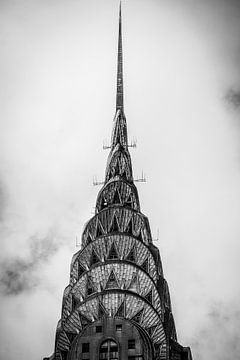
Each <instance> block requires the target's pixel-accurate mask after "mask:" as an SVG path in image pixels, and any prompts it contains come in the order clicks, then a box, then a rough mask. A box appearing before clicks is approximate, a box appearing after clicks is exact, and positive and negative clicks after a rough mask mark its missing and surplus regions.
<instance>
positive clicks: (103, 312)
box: [98, 302, 106, 319]
mask: <svg viewBox="0 0 240 360" xmlns="http://www.w3.org/2000/svg"><path fill="white" fill-rule="evenodd" d="M104 316H106V310H105V308H104V306H103V304H102V303H101V302H99V306H98V318H99V319H101V318H102V317H104Z"/></svg>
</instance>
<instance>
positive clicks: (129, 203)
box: [126, 195, 132, 206]
mask: <svg viewBox="0 0 240 360" xmlns="http://www.w3.org/2000/svg"><path fill="white" fill-rule="evenodd" d="M126 205H127V206H132V198H131V195H129V197H128V199H127V201H126Z"/></svg>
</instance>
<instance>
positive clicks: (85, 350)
mask: <svg viewBox="0 0 240 360" xmlns="http://www.w3.org/2000/svg"><path fill="white" fill-rule="evenodd" d="M88 352H89V343H82V353H88Z"/></svg>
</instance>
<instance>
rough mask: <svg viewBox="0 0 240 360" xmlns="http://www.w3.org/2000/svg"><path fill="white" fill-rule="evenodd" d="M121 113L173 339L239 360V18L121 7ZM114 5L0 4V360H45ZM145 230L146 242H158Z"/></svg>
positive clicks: (104, 135)
mask: <svg viewBox="0 0 240 360" xmlns="http://www.w3.org/2000/svg"><path fill="white" fill-rule="evenodd" d="M122 7H123V9H122V12H123V47H124V48H123V51H124V83H125V112H126V116H127V121H128V128H129V139H130V140H131V139H134V138H136V139H137V144H138V147H137V149H136V150H133V151H132V152H131V154H132V161H133V168H134V174H135V177H138V176H139V175H140V174H141V172H142V170H144V172H145V174H146V177H147V183H146V184H139V185H138V190H139V195H140V201H141V207H142V212H143V213H144V214H146V215H147V216H148V217H149V221H150V225H151V229H152V235H153V237H154V238H156V237H157V234H158V232H159V240H158V241H156V242H155V244H156V245H158V246H159V249H160V252H161V256H162V262H163V268H164V273H165V277H166V279H167V281H168V283H169V287H170V293H171V298H172V303H173V312H174V316H175V321H176V328H177V332H178V338H179V341H180V342H181V343H183V345H184V344H186V345H190V346H191V347H192V352H193V356H194V359H195V360H203V359H204V360H206V359H209V360H228V359H237V358H238V357H239V353H240V345H239V344H240V331H239V329H240V305H239V303H240V285H239V280H238V274H239V273H240V265H239V250H240V244H239V236H240V222H239V215H240V187H239V184H240V145H239V139H240V123H239V121H240V118H239V115H240V106H239V103H240V101H239V99H240V73H239V63H240V46H239V38H240V3H239V1H231V0H229V1H227V0H226V1H223V0H211V1H209V0H202V1H197V0H183V1H181V2H180V1H179V0H168V1H162V0H161V1H160V0H148V1H147V0H129V1H123V6H122ZM117 21H118V1H114V0H102V1H99V0H85V1H83V0H65V1H64V0H58V1H56V0H51V1H50V0H48V1H46V0H15V1H14V0H8V1H4V0H1V1H0V24H1V25H0V27H1V40H0V46H1V53H2V56H1V58H0V63H1V65H0V77H1V83H0V84H1V85H0V99H1V100H0V101H1V106H0V113H1V114H0V116H1V117H0V118H1V121H0V127H1V129H0V144H1V145H0V147H1V151H0V200H1V204H0V206H1V208H0V221H1V230H0V232H1V254H0V269H1V271H0V273H1V275H0V292H1V300H0V301H1V306H0V311H1V314H0V315H1V322H0V333H1V340H0V359H4V360H13V359H16V358H18V359H19V360H23V359H24V360H26V359H29V360H30V359H31V360H35V359H36V360H37V359H39V358H40V359H41V358H42V357H44V356H46V355H49V354H50V353H51V352H52V351H53V346H54V336H55V328H56V325H57V320H58V318H59V317H60V311H61V301H62V293H63V289H64V287H65V286H66V285H67V282H68V278H69V265H70V261H71V257H72V254H73V253H74V252H75V251H76V250H77V249H76V247H75V239H76V236H77V237H78V239H80V236H81V232H82V230H83V226H84V223H85V222H86V221H87V220H88V219H89V218H90V217H91V216H92V212H93V210H94V205H95V200H96V196H97V193H98V190H99V189H98V188H95V187H93V186H92V178H93V176H94V175H96V176H97V177H98V180H102V178H103V177H104V171H105V165H106V158H107V151H106V152H104V151H102V150H101V148H102V143H103V141H106V142H109V140H110V134H111V128H112V119H113V115H114V106H115V84H116V52H117V26H118V24H117ZM158 229H159V231H158Z"/></svg>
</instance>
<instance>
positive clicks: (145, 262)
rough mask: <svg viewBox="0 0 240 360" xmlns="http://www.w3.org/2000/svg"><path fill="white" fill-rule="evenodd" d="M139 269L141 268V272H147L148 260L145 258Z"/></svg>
mask: <svg viewBox="0 0 240 360" xmlns="http://www.w3.org/2000/svg"><path fill="white" fill-rule="evenodd" d="M141 267H142V268H143V270H145V271H146V272H148V258H146V260H144V262H143V263H142V265H141Z"/></svg>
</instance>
